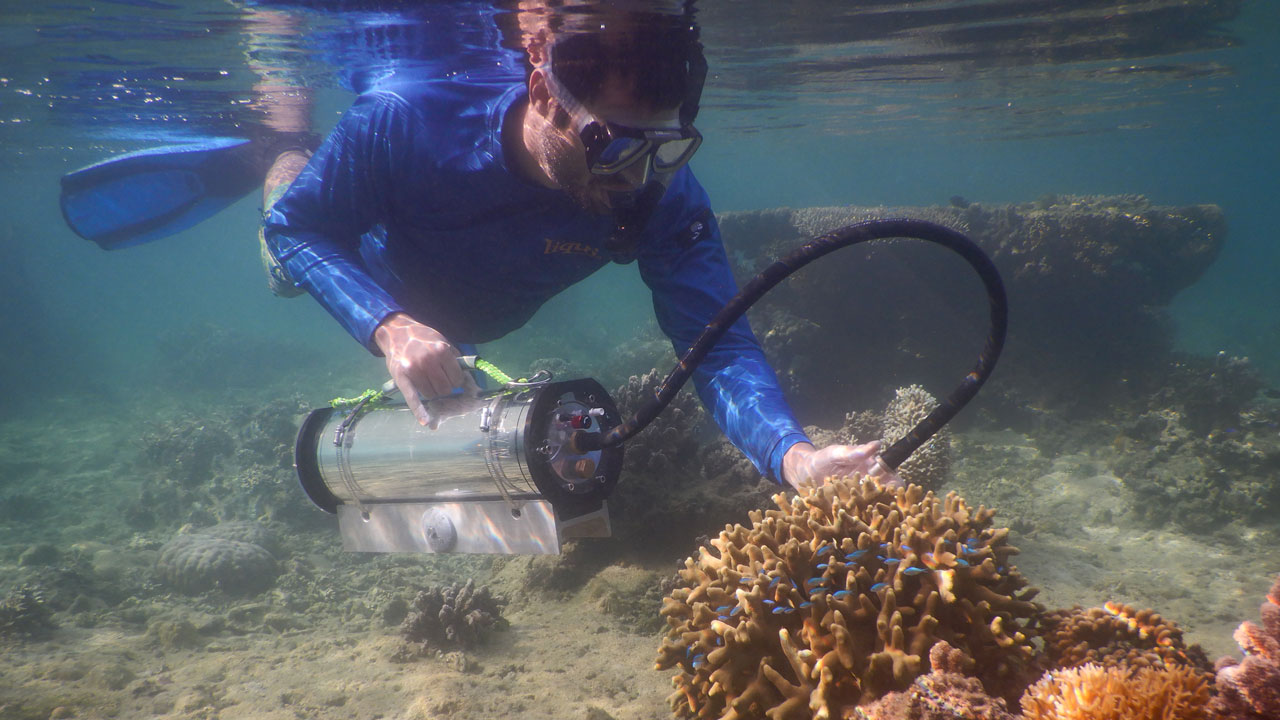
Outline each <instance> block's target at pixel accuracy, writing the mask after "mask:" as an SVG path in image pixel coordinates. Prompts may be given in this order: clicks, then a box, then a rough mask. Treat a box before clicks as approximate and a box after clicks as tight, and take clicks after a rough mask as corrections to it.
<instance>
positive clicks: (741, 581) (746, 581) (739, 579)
mask: <svg viewBox="0 0 1280 720" xmlns="http://www.w3.org/2000/svg"><path fill="white" fill-rule="evenodd" d="M738 582H740V583H742V584H743V585H750V584H751V578H748V577H744V578H738Z"/></svg>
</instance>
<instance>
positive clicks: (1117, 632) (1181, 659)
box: [1042, 602, 1213, 679]
mask: <svg viewBox="0 0 1280 720" xmlns="http://www.w3.org/2000/svg"><path fill="white" fill-rule="evenodd" d="M1042 635H1043V637H1044V641H1045V648H1044V650H1045V657H1046V659H1047V660H1048V663H1049V666H1050V667H1052V668H1072V667H1079V666H1081V665H1085V664H1087V663H1095V664H1098V665H1101V666H1103V667H1125V668H1128V669H1130V670H1134V669H1138V668H1144V667H1152V668H1161V667H1168V666H1186V667H1190V668H1194V669H1195V670H1197V671H1198V672H1200V673H1202V674H1203V675H1204V676H1205V678H1206V679H1212V677H1213V672H1212V666H1211V665H1210V663H1209V659H1208V658H1207V657H1206V656H1205V654H1204V651H1203V650H1201V649H1200V646H1199V645H1191V646H1187V645H1186V644H1185V643H1184V642H1183V641H1182V630H1181V628H1179V627H1178V626H1177V625H1176V624H1175V623H1173V622H1171V621H1169V620H1165V619H1164V618H1162V617H1161V616H1160V615H1159V614H1158V613H1156V612H1155V611H1154V610H1135V609H1134V608H1133V607H1131V606H1129V605H1124V604H1122V603H1117V602H1108V603H1106V605H1105V606H1104V607H1102V608H1081V607H1080V606H1078V605H1077V606H1075V607H1073V608H1070V609H1068V610H1054V611H1053V612H1050V613H1045V615H1044V624H1043V629H1042Z"/></svg>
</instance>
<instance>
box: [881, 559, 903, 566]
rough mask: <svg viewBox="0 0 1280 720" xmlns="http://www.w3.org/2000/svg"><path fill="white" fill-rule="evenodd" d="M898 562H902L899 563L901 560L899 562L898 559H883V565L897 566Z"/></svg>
mask: <svg viewBox="0 0 1280 720" xmlns="http://www.w3.org/2000/svg"><path fill="white" fill-rule="evenodd" d="M900 562H902V561H901V560H899V559H898V558H885V559H884V564H885V565H897V564H898V563H900Z"/></svg>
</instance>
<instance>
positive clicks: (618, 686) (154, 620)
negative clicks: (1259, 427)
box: [0, 416, 1280, 720]
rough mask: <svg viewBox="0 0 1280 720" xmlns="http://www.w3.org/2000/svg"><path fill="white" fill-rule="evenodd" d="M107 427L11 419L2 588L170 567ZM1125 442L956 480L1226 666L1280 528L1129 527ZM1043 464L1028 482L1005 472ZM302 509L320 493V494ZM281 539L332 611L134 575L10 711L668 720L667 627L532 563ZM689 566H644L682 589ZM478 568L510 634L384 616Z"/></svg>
mask: <svg viewBox="0 0 1280 720" xmlns="http://www.w3.org/2000/svg"><path fill="white" fill-rule="evenodd" d="M99 420H100V419H93V420H90V419H85V420H81V421H73V422H68V421H67V420H66V416H63V417H49V418H46V419H43V420H41V419H37V418H25V419H24V420H23V421H22V422H21V423H19V422H17V421H13V422H8V423H5V424H3V425H0V469H3V471H4V475H3V476H0V492H3V493H5V494H4V495H0V499H3V500H5V501H7V502H10V503H16V502H18V501H22V502H24V503H26V504H27V506H28V508H29V512H30V513H31V514H32V516H31V517H23V516H21V515H19V514H18V513H17V511H16V510H14V509H13V508H15V507H16V505H13V504H11V505H10V510H7V511H6V515H4V516H0V519H2V521H3V524H2V525H0V578H2V579H0V595H3V594H4V593H7V592H11V591H12V590H13V589H14V588H15V587H16V586H17V585H18V584H19V583H21V582H24V581H25V580H26V579H27V578H28V577H29V576H31V575H32V573H33V572H35V571H34V570H33V569H32V568H31V567H30V566H29V565H27V564H24V561H23V560H22V558H23V557H24V553H26V552H27V551H28V550H29V549H30V548H31V547H32V546H33V545H36V544H40V543H44V544H50V545H53V546H54V547H56V548H58V549H59V550H60V552H61V555H62V557H64V558H66V557H75V558H78V560H79V562H80V563H81V567H82V568H89V570H83V572H86V573H88V572H91V573H92V576H89V575H86V576H84V577H85V578H86V579H85V582H90V581H92V582H93V583H96V584H97V585H99V586H102V585H106V584H109V583H110V582H112V581H113V579H117V578H127V577H133V578H137V577H147V576H148V574H152V573H153V572H154V571H153V570H152V567H153V565H154V562H155V558H156V556H157V550H156V546H157V544H158V543H159V542H163V540H164V539H167V538H168V537H171V536H172V533H173V528H171V527H166V528H165V529H164V530H163V531H161V530H156V531H155V533H154V534H155V535H156V538H154V539H153V540H152V541H151V542H145V541H140V540H139V536H140V534H139V533H136V532H128V531H126V529H124V528H123V525H122V523H121V522H120V520H119V518H118V517H117V514H116V512H115V507H116V505H117V502H116V498H117V497H118V496H119V495H120V494H124V493H126V492H127V490H126V489H127V487H128V484H129V483H130V482H133V480H131V479H130V478H129V477H128V476H129V472H130V471H129V468H130V465H129V464H128V462H126V461H124V460H121V459H120V453H121V452H122V450H121V449H122V448H127V447H128V446H129V444H128V443H129V441H128V435H129V432H128V430H127V428H124V427H121V426H119V425H115V426H112V425H111V424H109V423H103V422H100V421H99ZM1113 452H1117V450H1116V449H1115V448H1112V447H1110V446H1105V447H1096V448H1078V449H1075V450H1074V451H1073V452H1070V453H1066V454H1062V455H1059V456H1057V457H1056V458H1054V459H1053V460H1052V461H1051V462H1050V463H1048V465H1047V467H1048V470H1047V471H1044V470H1043V468H1044V467H1045V463H1043V462H1039V463H1032V462H1029V461H1030V460H1032V459H1035V458H1036V457H1037V456H1038V451H1037V449H1036V448H1035V447H1034V445H1033V444H1032V443H1031V441H1030V440H1028V438H1027V437H1025V436H1023V435H1021V434H1019V433H1016V432H1011V431H1004V432H988V431H981V432H980V431H959V432H958V433H957V434H956V436H955V452H954V455H955V457H956V462H955V465H954V473H953V474H954V478H953V483H952V485H951V486H949V487H948V488H947V489H955V490H957V491H959V492H960V493H961V494H962V495H964V496H965V498H966V499H967V500H968V501H969V502H970V503H971V504H973V505H975V506H976V505H977V504H980V503H984V504H987V505H991V506H995V507H997V508H999V510H1000V513H999V515H997V524H1002V525H1009V526H1011V527H1013V528H1014V533H1013V542H1014V544H1015V545H1017V546H1018V547H1019V548H1020V549H1021V550H1022V553H1021V555H1020V556H1019V557H1018V559H1017V565H1018V567H1019V568H1020V570H1021V571H1022V573H1023V574H1024V575H1025V576H1027V577H1028V578H1029V579H1030V581H1031V582H1032V584H1033V585H1035V586H1037V587H1039V588H1041V591H1042V592H1041V594H1040V596H1039V598H1038V600H1039V601H1041V602H1043V603H1044V604H1045V605H1046V606H1048V607H1049V608H1055V607H1063V606H1070V605H1073V604H1082V605H1088V606H1097V605H1101V604H1102V603H1103V602H1104V601H1106V600H1118V601H1122V602H1126V603H1129V604H1132V605H1135V606H1139V607H1151V608H1154V609H1156V610H1157V611H1159V612H1160V613H1161V614H1163V615H1164V616H1165V617H1168V618H1171V619H1173V620H1175V621H1176V622H1178V623H1179V624H1180V625H1181V626H1182V627H1183V628H1184V630H1185V631H1186V640H1187V642H1189V643H1192V642H1195V643H1200V644H1201V645H1202V646H1204V648H1205V650H1206V651H1207V652H1208V654H1209V656H1210V657H1211V658H1213V657H1217V656H1219V655H1223V654H1229V653H1233V652H1235V651H1236V648H1235V645H1234V643H1233V642H1232V641H1231V632H1232V631H1233V630H1234V628H1235V627H1236V625H1237V624H1238V623H1239V622H1240V621H1241V620H1245V619H1255V618H1256V615H1257V608H1258V605H1259V603H1260V602H1261V600H1262V597H1263V595H1264V593H1265V592H1266V590H1267V588H1268V587H1269V586H1270V584H1271V581H1272V579H1273V578H1274V576H1275V575H1276V573H1277V572H1280V555H1278V554H1277V553H1275V552H1274V549H1275V548H1276V547H1277V541H1276V540H1277V538H1276V535H1277V533H1276V529H1275V528H1256V527H1254V528H1249V527H1243V526H1241V527H1234V526H1233V527H1228V528H1222V529H1221V530H1220V531H1219V532H1217V533H1214V534H1213V536H1212V537H1204V536H1191V535H1186V534H1182V533H1179V532H1174V531H1171V530H1164V529H1153V528H1149V527H1141V526H1139V525H1137V524H1135V523H1132V522H1130V520H1129V516H1128V514H1127V513H1126V511H1125V503H1126V494H1125V492H1124V490H1123V488H1122V486H1121V484H1120V481H1119V480H1118V479H1117V478H1116V477H1115V476H1114V475H1112V474H1110V473H1109V472H1108V470H1107V467H1108V466H1109V465H1108V462H1107V460H1108V453H1113ZM1033 465H1034V466H1035V467H1036V468H1037V469H1036V471H1035V472H1034V473H1029V474H1026V475H1019V474H1018V473H1017V472H1016V471H1015V472H1010V471H1009V470H1008V469H1009V468H1011V467H1012V468H1019V467H1032V466H1033ZM994 468H1001V470H1000V471H999V472H996V471H995V470H993V469H994ZM19 485H22V487H23V488H25V489H24V490H22V491H21V492H19V491H18V486H19ZM122 488H125V489H122ZM297 502H299V503H305V502H306V501H305V500H304V499H303V498H302V497H301V493H299V494H298V497H297ZM724 521H725V522H742V521H745V518H724ZM141 535H146V533H142V534H141ZM144 540H145V538H144ZM284 544H285V546H286V547H287V551H288V552H289V553H291V554H292V555H294V556H295V557H299V558H302V559H301V560H300V561H299V562H301V563H302V564H303V565H304V566H306V567H308V568H310V569H311V573H310V574H311V578H312V579H311V581H310V582H311V583H312V586H313V588H315V587H320V588H321V589H322V590H323V589H324V587H325V586H327V592H328V593H329V594H328V595H327V597H329V598H330V599H329V600H328V601H322V602H311V603H306V604H302V605H300V604H299V603H297V602H296V601H291V600H290V598H289V596H288V593H287V592H285V591H282V590H281V589H280V588H276V589H273V590H271V591H268V592H266V593H263V594H261V595H259V596H252V597H248V598H243V599H231V598H223V597H213V596H202V597H196V598H191V597H186V596H182V595H178V594H174V593H172V592H169V591H168V590H167V589H165V588H163V587H160V586H158V585H150V584H147V583H143V584H141V585H138V584H137V583H135V584H134V585H132V586H130V587H131V588H132V589H131V590H130V594H127V595H126V596H124V597H115V598H112V599H111V602H103V601H101V600H99V601H96V602H95V603H88V602H87V601H86V602H84V603H80V604H79V607H69V608H57V612H56V613H55V614H54V615H53V617H52V620H53V622H54V623H56V625H57V627H56V628H52V629H49V630H47V631H45V632H41V633H36V634H35V635H33V636H31V637H21V636H9V637H3V638H0V653H2V654H3V663H0V720H11V719H13V720H17V719H23V720H25V719H27V718H40V719H43V718H59V717H66V718H71V717H74V718H105V717H115V718H144V717H146V718H150V717H156V718H184V719H185V718H202V719H212V718H218V719H220V720H232V719H239V718H264V719H272V718H333V719H338V718H359V719H365V718H368V719H374V718H388V719H392V718H395V719H404V720H410V719H412V720H428V719H441V720H443V719H446V718H451V719H462V718H467V719H471V718H554V719H556V720H562V719H564V720H607V719H608V718H614V719H615V720H626V719H636V720H640V719H644V720H648V719H651V718H668V717H671V712H670V710H669V708H668V706H667V702H666V697H667V695H668V694H669V692H670V683H669V679H668V675H667V673H663V672H657V671H654V670H653V662H654V657H655V654H656V651H657V647H658V644H659V637H660V631H653V630H648V629H646V630H645V631H644V632H639V631H636V630H635V629H634V627H633V626H632V625H631V624H629V623H628V622H627V621H624V620H620V619H619V617H618V616H617V615H615V614H611V613H610V612H609V611H608V605H607V604H606V603H602V602H601V601H600V599H599V597H598V594H593V593H591V592H588V588H587V587H586V583H585V582H584V583H582V584H581V585H577V586H575V587H571V588H568V589H564V590H563V591H554V592H553V591H545V590H531V589H529V587H528V583H529V579H530V577H531V576H532V575H533V574H536V573H537V572H539V570H538V568H539V567H540V566H539V565H538V564H537V562H536V561H534V560H532V559H529V558H513V559H504V560H494V559H492V558H467V559H458V558H451V559H447V560H443V559H440V558H433V557H425V556H381V557H370V556H351V555H346V554H343V553H341V552H340V550H338V547H337V546H338V545H339V538H338V536H337V532H336V526H333V527H332V528H329V529H326V528H325V527H323V526H322V525H318V526H317V528H316V529H312V530H307V531H300V532H298V533H297V535H296V536H295V537H291V538H286V540H285V543H284ZM694 549H695V548H694V547H690V548H689V551H690V552H693V551H694ZM678 560H679V558H670V559H668V560H667V561H665V562H663V563H661V564H657V563H655V564H654V566H652V567H636V566H634V564H633V565H631V566H629V567H628V570H633V571H637V572H640V571H647V572H651V573H654V574H655V576H660V577H664V576H667V575H670V574H671V572H672V571H673V570H674V567H675V563H676V561H678ZM619 564H625V563H621V561H617V562H614V563H612V565H613V566H615V567H616V566H617V565H619ZM606 565H609V563H606ZM296 566H298V565H297V564H296V563H295V567H296ZM46 571H47V572H54V569H47V568H46ZM467 577H474V578H475V580H476V582H477V583H482V584H488V585H489V586H490V587H491V589H492V590H493V591H494V592H496V593H498V594H500V595H504V596H506V597H507V598H508V601H509V602H508V605H507V607H506V611H505V617H506V619H507V620H508V622H509V627H507V628H506V629H505V630H502V631H499V632H495V633H493V634H492V635H491V637H490V639H489V641H488V642H487V643H485V644H484V645H483V646H481V647H478V648H476V649H474V650H470V651H467V652H465V653H460V652H454V653H446V654H431V653H428V654H425V655H415V654H414V653H406V652H405V649H406V645H405V642H404V641H403V640H402V639H401V637H400V635H399V633H398V630H397V626H396V623H395V622H390V621H388V619H387V618H386V617H385V616H384V608H385V607H386V605H387V603H388V602H389V600H390V598H391V597H393V596H396V595H397V594H399V595H401V596H403V595H404V594H406V593H408V592H410V591H409V590H408V588H410V587H412V586H415V585H416V586H426V585H429V584H446V583H449V582H456V581H462V580H465V579H466V578H467ZM280 585H281V586H282V587H288V586H289V585H290V584H289V583H286V582H285V578H282V580H281V583H280ZM140 587H141V588H143V590H146V592H142V591H139V590H138V588H140ZM148 588H149V590H147V589H148ZM108 595H109V593H108ZM298 608H301V609H298ZM653 611H654V612H656V611H657V606H656V604H655V605H654V607H653Z"/></svg>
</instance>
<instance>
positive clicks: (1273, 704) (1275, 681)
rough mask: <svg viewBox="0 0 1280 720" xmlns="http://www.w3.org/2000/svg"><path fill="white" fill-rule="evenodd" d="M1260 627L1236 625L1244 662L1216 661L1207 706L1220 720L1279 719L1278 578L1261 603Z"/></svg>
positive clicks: (1279, 579) (1236, 634)
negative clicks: (1213, 687) (1215, 679)
mask: <svg viewBox="0 0 1280 720" xmlns="http://www.w3.org/2000/svg"><path fill="white" fill-rule="evenodd" d="M1260 612H1261V613H1262V625H1261V626H1259V625H1255V624H1254V623H1251V622H1243V623H1240V627H1238V628H1236V632H1235V639H1236V642H1237V643H1238V644H1239V645H1240V649H1241V650H1243V651H1244V660H1243V661H1242V662H1236V660H1235V659H1233V658H1223V659H1221V660H1219V661H1218V695H1217V697H1215V698H1214V699H1213V703H1212V704H1211V705H1210V706H1209V709H1210V711H1211V712H1212V713H1213V717H1214V718H1220V719H1222V720H1227V719H1231V720H1275V719H1276V718H1280V577H1277V578H1276V581H1275V584H1274V585H1272V586H1271V592H1269V593H1267V601H1266V602H1264V603H1263V604H1262V608H1261V610H1260Z"/></svg>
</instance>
